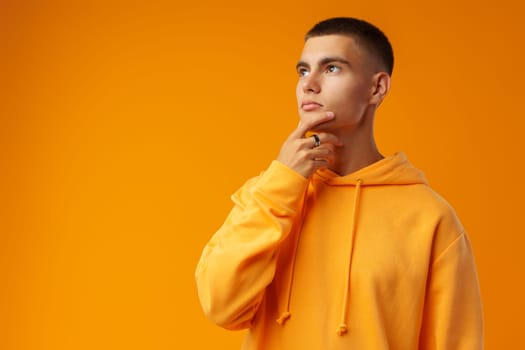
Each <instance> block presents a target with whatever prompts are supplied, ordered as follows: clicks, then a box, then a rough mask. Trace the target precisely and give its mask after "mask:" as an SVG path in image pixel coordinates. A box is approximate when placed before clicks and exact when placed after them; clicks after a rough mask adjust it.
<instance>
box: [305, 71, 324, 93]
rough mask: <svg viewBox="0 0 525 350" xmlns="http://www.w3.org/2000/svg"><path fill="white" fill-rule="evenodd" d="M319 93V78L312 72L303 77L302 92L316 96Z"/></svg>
mask: <svg viewBox="0 0 525 350" xmlns="http://www.w3.org/2000/svg"><path fill="white" fill-rule="evenodd" d="M320 91H321V85H320V84H319V78H318V77H317V75H316V74H315V73H314V72H311V73H310V75H308V76H306V77H304V80H303V92H304V93H305V94H307V93H314V94H318V93H319V92H320Z"/></svg>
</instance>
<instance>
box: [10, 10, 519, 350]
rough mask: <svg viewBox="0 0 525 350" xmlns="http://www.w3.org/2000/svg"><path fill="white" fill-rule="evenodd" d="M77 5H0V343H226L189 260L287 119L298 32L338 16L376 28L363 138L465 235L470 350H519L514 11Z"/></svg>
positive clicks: (278, 139)
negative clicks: (389, 71) (370, 119)
mask: <svg viewBox="0 0 525 350" xmlns="http://www.w3.org/2000/svg"><path fill="white" fill-rule="evenodd" d="M80 3H81V2H80V1H78V2H76V1H47V2H46V1H29V0H27V1H15V0H13V1H5V0H4V1H2V2H1V7H0V16H1V17H0V26H1V27H0V38H1V42H2V45H1V46H0V50H1V54H0V81H1V95H0V96H1V100H0V123H1V124H0V164H1V165H0V166H1V168H0V180H1V181H0V196H1V198H2V201H1V210H0V348H1V349H9V350H15V349H54V350H57V349H93V348H97V349H182V348H188V349H205V348H211V347H213V348H224V349H226V348H228V349H237V348H239V345H240V342H241V338H242V336H243V332H228V331H225V330H222V329H220V328H218V327H216V326H214V325H212V324H211V323H210V322H209V321H208V320H206V319H205V317H204V316H203V314H202V312H201V309H200V306H199V304H198V300H197V293H196V289H195V283H194V278H193V273H194V268H195V265H196V263H197V260H198V258H199V255H200V252H201V249H202V248H203V246H204V244H205V243H206V242H207V240H208V239H209V237H210V236H211V234H213V232H214V231H215V230H216V229H217V228H218V226H219V225H220V224H221V223H222V220H223V219H224V217H225V215H226V213H227V212H228V210H229V208H230V206H231V203H230V201H229V195H230V194H231V193H232V192H233V191H234V190H235V189H236V188H237V187H239V186H240V185H241V184H242V183H243V182H244V180H246V179H247V178H248V177H250V176H253V175H255V174H257V173H259V171H260V170H262V169H264V168H265V167H266V166H267V165H268V164H269V162H270V161H271V160H272V159H273V158H274V157H275V156H276V154H277V152H278V150H279V148H280V145H281V143H282V141H283V140H284V138H285V137H286V136H287V135H288V133H289V132H290V131H291V130H292V129H293V128H294V127H295V125H296V123H297V114H296V107H295V97H294V86H295V81H296V74H295V71H294V65H295V63H296V60H297V59H298V58H299V55H300V51H301V48H302V37H303V35H304V33H305V32H306V31H307V30H308V29H309V28H310V27H311V26H312V25H313V24H314V23H315V22H317V21H319V20H321V19H324V18H327V17H332V16H338V15H345V16H356V17H362V18H365V19H367V20H369V21H371V22H372V23H375V24H377V25H378V26H379V27H381V28H382V29H383V30H384V31H385V32H386V33H387V35H388V36H389V37H390V39H391V42H392V44H393V46H394V51H395V55H396V66H395V69H394V75H393V79H394V80H393V90H392V91H391V94H390V96H389V97H388V98H387V100H386V102H385V103H384V104H383V105H382V107H381V108H380V111H379V114H378V117H377V129H376V136H377V139H378V145H379V147H380V149H381V150H382V152H383V153H384V154H390V153H392V152H394V151H397V150H403V151H405V152H406V153H407V154H408V156H409V158H410V159H411V161H412V162H413V163H414V164H415V165H417V166H418V167H420V168H422V169H423V170H424V171H425V172H426V174H427V177H428V178H429V180H430V182H431V184H432V185H433V187H434V188H435V189H436V190H437V191H438V192H440V193H441V194H442V195H443V196H444V197H446V198H447V199H448V201H449V202H450V203H451V204H452V205H453V206H454V207H455V209H456V211H457V212H458V215H459V216H460V218H461V220H462V222H463V224H464V225H465V226H466V228H467V230H468V232H469V234H470V237H471V239H472V243H473V246H474V250H475V254H476V259H477V263H478V270H479V276H480V281H481V287H482V295H483V301H484V307H485V318H486V345H487V349H510V348H516V344H519V343H522V339H521V338H522V334H521V333H522V314H523V312H524V311H525V308H524V304H525V303H524V298H523V295H524V294H525V287H524V282H523V274H522V272H523V262H524V258H523V256H524V255H525V254H524V253H523V246H524V244H525V238H524V235H523V229H522V228H521V227H520V226H518V225H517V223H518V219H519V217H520V216H521V215H522V213H521V212H522V210H523V204H522V203H523V198H525V193H524V192H525V191H524V185H523V181H522V180H521V176H520V175H521V174H522V166H521V164H520V163H521V157H520V156H521V153H522V150H523V142H522V140H523V131H524V129H523V125H524V121H523V117H524V115H523V112H522V106H521V105H520V104H521V103H522V102H523V98H524V97H525V96H524V94H523V92H522V89H523V82H524V81H525V74H524V69H523V62H525V55H524V45H523V34H524V30H523V13H524V11H523V8H519V6H518V3H519V1H517V0H516V1H515V2H510V1H506V0H499V1H490V2H489V1H476V0H465V1H457V0H454V1H453V0H446V1H386V0H377V1H373V2H369V1H359V2H352V1H333V2H322V1H321V2H319V1H301V2H284V1H276V0H270V1H266V2H264V3H261V4H259V3H257V5H251V4H247V3H246V2H245V1H238V2H234V1H220V2H212V1H193V2H187V3H177V2H174V1H166V2H159V1H143V2H141V1H127V2H124V1H123V2H108V1H100V2H89V1H86V2H85V4H82V5H80ZM516 176H518V178H515V177H516ZM189 343H192V345H189ZM181 344H184V345H181Z"/></svg>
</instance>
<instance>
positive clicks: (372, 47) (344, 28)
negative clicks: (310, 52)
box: [305, 17, 394, 75]
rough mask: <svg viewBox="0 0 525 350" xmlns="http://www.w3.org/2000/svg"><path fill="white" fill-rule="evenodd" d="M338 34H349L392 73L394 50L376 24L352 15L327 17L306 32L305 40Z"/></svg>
mask: <svg viewBox="0 0 525 350" xmlns="http://www.w3.org/2000/svg"><path fill="white" fill-rule="evenodd" d="M332 34H340V35H346V36H350V37H351V38H353V39H354V40H355V41H356V44H357V45H358V46H359V47H361V48H363V49H365V50H366V51H367V52H368V53H369V54H371V55H372V56H373V57H375V58H376V59H377V60H378V62H379V63H380V64H381V65H382V66H383V68H384V69H385V70H386V72H387V73H388V74H390V75H392V71H393V69H394V52H393V50H392V45H390V42H389V41H388V38H387V37H386V35H385V34H384V33H383V32H382V31H381V30H380V29H379V28H377V27H376V26H374V25H373V24H371V23H368V22H366V21H363V20H361V19H357V18H352V17H335V18H329V19H327V20H324V21H322V22H319V23H317V24H316V25H315V26H313V28H312V29H310V30H309V31H308V33H306V36H305V41H306V40H308V39H310V38H312V37H316V36H324V35H332Z"/></svg>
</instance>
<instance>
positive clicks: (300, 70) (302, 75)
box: [297, 68, 310, 77]
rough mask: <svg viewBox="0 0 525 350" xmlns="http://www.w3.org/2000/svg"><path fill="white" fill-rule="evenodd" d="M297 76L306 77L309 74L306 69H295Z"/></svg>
mask: <svg viewBox="0 0 525 350" xmlns="http://www.w3.org/2000/svg"><path fill="white" fill-rule="evenodd" d="M297 74H299V76H300V77H306V76H307V75H308V74H310V72H309V71H308V69H306V68H299V69H297Z"/></svg>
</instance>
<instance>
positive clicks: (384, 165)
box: [196, 153, 483, 350]
mask: <svg viewBox="0 0 525 350" xmlns="http://www.w3.org/2000/svg"><path fill="white" fill-rule="evenodd" d="M232 199H233V202H234V204H235V205H234V208H233V209H232V211H231V213H230V214H229V216H228V218H227V219H226V221H225V223H224V224H223V226H222V227H221V228H220V229H219V231H218V232H217V233H216V234H215V235H214V236H213V237H212V239H211V240H210V242H209V243H208V244H207V245H206V247H205V248H204V250H203V253H202V256H201V258H200V261H199V264H198V266H197V270H196V281H197V287H198V292H199V298H200V301H201V304H202V307H203V309H204V312H205V313H206V315H207V316H208V318H209V319H211V320H212V321H213V322H215V323H217V324H218V325H220V326H222V327H225V328H228V329H243V328H249V331H248V334H247V336H246V338H245V341H244V344H243V349H249V350H253V349H257V350H262V349H264V350H271V349H279V350H280V349H283V350H295V349H297V350H308V349H315V350H324V349H330V350H331V349H334V350H337V349H359V350H380V349H392V350H394V349H399V350H410V349H443V350H454V349H462V350H467V349H482V348H483V318H482V306H481V297H480V291H479V283H478V277H477V273H476V266H475V261H474V257H473V254H472V249H471V245H470V241H469V238H468V237H467V234H466V233H465V231H464V229H463V227H462V226H461V224H460V222H459V220H458V219H457V217H456V215H455V213H454V211H453V209H452V208H451V207H450V206H449V205H448V204H447V203H446V202H445V201H444V200H443V199H442V198H441V197H440V196H439V195H437V194H436V193H435V192H434V191H433V190H432V189H431V188H430V187H429V186H428V185H427V183H426V180H425V178H424V176H423V174H422V173H421V172H420V171H419V170H417V169H416V168H414V167H413V166H412V165H411V164H410V163H409V162H408V161H407V159H406V157H405V155H404V154H403V153H396V154H394V155H392V156H389V157H386V158H384V159H382V160H380V161H378V162H376V163H374V164H371V165H370V166H368V167H365V168H363V169H361V170H359V171H357V172H355V173H352V174H349V175H347V176H338V175H337V174H335V173H333V172H331V171H330V170H326V169H324V170H319V171H317V172H316V173H315V174H314V175H313V176H312V177H311V178H310V179H309V180H307V179H305V178H304V177H302V176H301V175H299V174H297V173H295V172H294V171H292V170H291V169H289V168H288V167H286V166H285V165H283V164H281V163H279V162H278V161H274V162H272V164H271V165H270V167H269V168H268V169H267V170H266V171H265V172H264V173H262V174H261V175H260V176H258V177H256V178H253V179H251V180H249V181H248V182H247V183H246V184H245V185H244V186H243V187H242V188H241V189H239V190H238V191H237V192H236V193H235V194H234V195H233V196H232Z"/></svg>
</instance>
